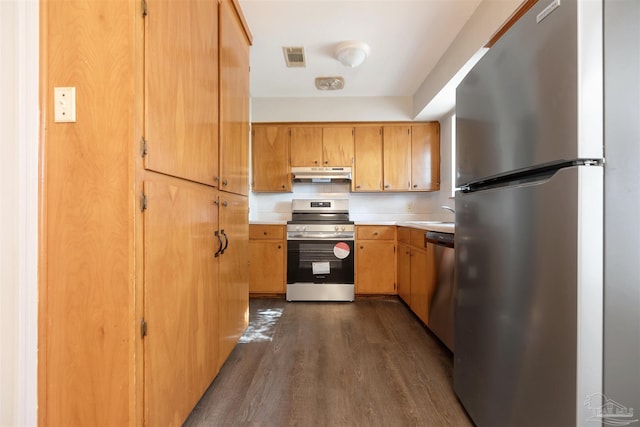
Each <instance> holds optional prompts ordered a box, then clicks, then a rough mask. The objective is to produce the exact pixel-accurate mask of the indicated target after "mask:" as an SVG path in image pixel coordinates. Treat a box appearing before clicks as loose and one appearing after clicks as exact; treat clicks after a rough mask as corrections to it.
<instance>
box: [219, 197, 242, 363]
mask: <svg viewBox="0 0 640 427" xmlns="http://www.w3.org/2000/svg"><path fill="white" fill-rule="evenodd" d="M219 194H220V211H219V212H220V213H219V215H220V217H219V233H220V234H221V236H222V239H223V248H224V252H223V253H222V254H221V255H220V256H219V257H218V259H219V260H220V284H219V290H218V306H219V315H220V321H219V329H220V356H219V359H218V360H219V361H220V364H222V363H223V361H224V360H226V359H227V357H228V356H229V354H230V353H231V351H232V350H233V348H234V347H235V345H236V343H237V342H238V339H239V338H240V336H241V335H242V334H243V332H244V330H245V329H246V328H247V324H248V321H249V204H248V200H247V197H246V196H240V195H237V194H229V193H224V192H220V193H219Z"/></svg>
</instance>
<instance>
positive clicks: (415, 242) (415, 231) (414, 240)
mask: <svg viewBox="0 0 640 427" xmlns="http://www.w3.org/2000/svg"><path fill="white" fill-rule="evenodd" d="M410 230H411V237H410V241H409V243H410V244H411V246H417V247H419V248H424V234H425V233H426V232H427V230H423V229H421V228H411V229H410Z"/></svg>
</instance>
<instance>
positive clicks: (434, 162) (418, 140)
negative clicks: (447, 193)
mask: <svg viewBox="0 0 640 427" xmlns="http://www.w3.org/2000/svg"><path fill="white" fill-rule="evenodd" d="M439 189H440V124H439V123H438V122H433V123H428V124H421V125H413V126H411V190H415V191H436V190H439Z"/></svg>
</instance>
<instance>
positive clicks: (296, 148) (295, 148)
mask: <svg viewBox="0 0 640 427" xmlns="http://www.w3.org/2000/svg"><path fill="white" fill-rule="evenodd" d="M289 152H290V153H291V166H322V128H320V127H292V128H291V143H290V149H289Z"/></svg>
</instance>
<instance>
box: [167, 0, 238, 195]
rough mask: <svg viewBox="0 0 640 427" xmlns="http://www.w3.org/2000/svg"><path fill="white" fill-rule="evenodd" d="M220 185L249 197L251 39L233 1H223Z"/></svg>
mask: <svg viewBox="0 0 640 427" xmlns="http://www.w3.org/2000/svg"><path fill="white" fill-rule="evenodd" d="M178 3H182V2H178ZM218 187H219V188H220V189H221V190H224V191H228V192H230V193H235V194H242V195H245V196H246V195H247V194H248V193H249V40H248V39H247V37H246V36H245V32H244V29H243V27H242V23H241V21H240V18H239V17H238V15H237V14H236V12H235V10H234V8H233V5H232V4H231V0H224V1H221V2H220V182H219V183H218Z"/></svg>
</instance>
